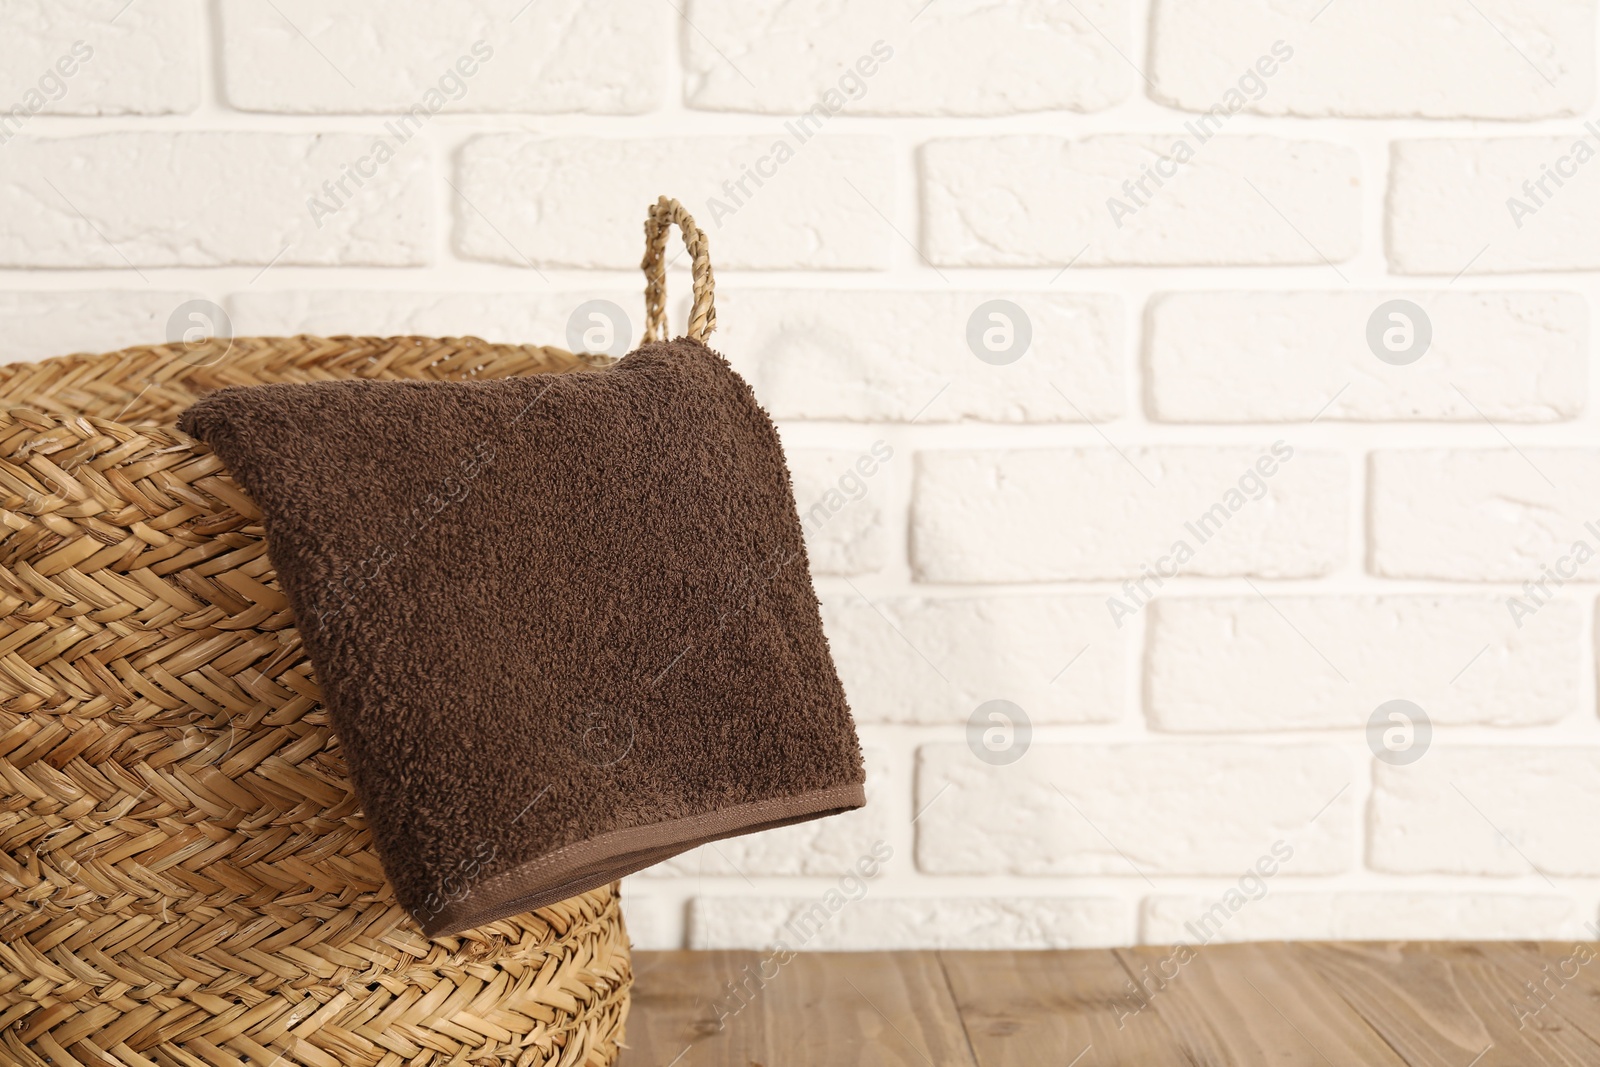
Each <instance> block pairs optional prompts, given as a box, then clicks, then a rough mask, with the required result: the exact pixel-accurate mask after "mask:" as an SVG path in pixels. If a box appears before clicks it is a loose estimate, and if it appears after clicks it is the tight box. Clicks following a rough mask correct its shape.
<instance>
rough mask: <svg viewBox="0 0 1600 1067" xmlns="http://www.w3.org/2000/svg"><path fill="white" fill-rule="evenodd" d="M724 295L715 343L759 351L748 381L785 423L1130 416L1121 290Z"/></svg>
mask: <svg viewBox="0 0 1600 1067" xmlns="http://www.w3.org/2000/svg"><path fill="white" fill-rule="evenodd" d="M717 297H718V300H717V306H718V330H717V335H716V342H715V343H716V344H717V345H718V346H719V347H724V346H725V347H726V348H727V349H728V350H729V351H730V352H737V353H739V354H740V358H742V359H744V360H747V361H752V366H753V371H752V374H751V384H752V385H754V386H755V388H756V392H757V394H758V395H759V396H760V397H761V400H762V402H763V403H764V404H766V405H767V406H768V408H769V409H770V410H771V411H772V413H773V414H774V415H775V416H776V417H778V418H780V419H838V420H852V421H870V422H910V421H912V420H913V419H914V420H916V421H917V422H919V423H937V422H960V421H969V420H971V421H985V422H1078V421H1082V420H1084V419H1095V420H1099V419H1112V418H1116V417H1117V416H1118V415H1120V414H1121V413H1122V408H1123V400H1122V394H1123V388H1124V387H1123V380H1122V363H1123V345H1124V342H1123V330H1124V325H1123V311H1122V302H1121V301H1120V300H1117V299H1116V298H1114V297H1104V296H1093V295H1081V294H1068V293H1042V292H1011V291H992V292H965V293H949V292H895V291H890V290H877V291H867V292H863V291H850V290H842V289H841V290H821V291H818V290H783V289H736V290H732V291H728V292H726V293H724V292H722V291H719V292H718V294H717ZM996 300H1004V301H1007V302H1008V303H1010V304H1011V305H1013V308H1014V309H1016V310H1013V308H1006V307H997V306H995V305H993V304H992V302H993V301H996ZM1019 312H1020V313H1019ZM995 315H998V316H1000V317H999V318H993V317H992V316H995ZM971 330H976V331H977V336H978V341H977V344H976V345H974V344H973V343H972V342H971V341H970V340H969V331H971ZM988 331H994V332H992V333H988ZM986 333H988V338H987V341H988V343H985V334H986ZM1024 339H1025V347H1024ZM979 352H981V353H983V356H982V357H980V356H979V355H978V354H977V353H979ZM1008 359H1010V360H1013V361H1012V362H1004V363H999V364H997V363H995V362H991V361H993V360H1008Z"/></svg>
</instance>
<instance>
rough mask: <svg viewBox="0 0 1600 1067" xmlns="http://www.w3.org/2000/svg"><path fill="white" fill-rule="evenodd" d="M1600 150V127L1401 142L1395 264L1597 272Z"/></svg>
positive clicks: (1416, 270) (1392, 222)
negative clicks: (1549, 133) (1532, 134)
mask: <svg viewBox="0 0 1600 1067" xmlns="http://www.w3.org/2000/svg"><path fill="white" fill-rule="evenodd" d="M1579 146H1581V148H1580V147H1579ZM1575 151H1576V152H1577V153H1578V154H1579V155H1585V154H1586V155H1587V157H1588V160H1587V162H1578V160H1577V157H1576V156H1575V155H1574V152H1575ZM1597 154H1600V124H1597V123H1594V122H1591V123H1589V125H1588V126H1587V127H1585V128H1584V129H1582V130H1574V131H1573V132H1571V133H1569V134H1564V135H1561V136H1557V137H1500V138H1495V139H1493V140H1468V139H1465V138H1437V139H1430V140H1424V141H1397V142H1396V143H1395V144H1394V148H1393V152H1392V158H1391V160H1390V166H1389V197H1388V211H1389V218H1388V249H1389V266H1390V267H1391V268H1392V269H1393V270H1394V271H1396V272H1397V273H1400V274H1442V275H1448V276H1450V277H1451V278H1454V277H1455V276H1456V275H1458V274H1461V273H1463V272H1466V273H1468V274H1494V273H1514V272H1521V271H1549V270H1594V269H1596V268H1600V164H1596V163H1595V162H1594V158H1593V157H1594V156H1596V155H1597ZM1562 171H1565V172H1566V176H1563V175H1562V174H1561V173H1560V172H1562ZM1550 174H1554V175H1556V176H1555V177H1554V178H1552V177H1549V176H1548V175H1550ZM1541 180H1542V181H1543V182H1544V186H1543V188H1542V190H1541V189H1540V188H1539V187H1538V183H1539V182H1540V181H1541ZM1558 181H1559V182H1560V183H1561V184H1560V185H1557V184H1556V183H1557V182H1558ZM1524 183H1526V185H1525V184H1524Z"/></svg>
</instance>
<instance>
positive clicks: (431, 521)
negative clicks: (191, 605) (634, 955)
mask: <svg viewBox="0 0 1600 1067" xmlns="http://www.w3.org/2000/svg"><path fill="white" fill-rule="evenodd" d="M180 426H181V428H182V429H183V430H184V431H185V432H187V433H189V434H190V435H192V436H194V437H197V438H199V439H200V440H202V441H205V442H207V443H208V444H210V445H211V446H212V448H213V449H214V450H215V452H216V453H217V455H218V456H220V457H221V459H222V460H223V462H225V463H226V464H227V466H228V468H229V470H230V471H231V473H232V474H233V476H234V478H235V479H236V480H237V481H238V482H239V483H240V485H242V486H243V487H244V489H245V490H246V491H247V492H248V493H249V494H250V496H251V497H252V498H253V499H254V501H255V503H256V505H257V506H258V507H259V508H260V510H261V513H262V521H263V524H264V527H265V530H266V536H267V550H268V555H269V557H270V559H271V561H272V564H273V566H274V567H275V568H277V572H278V580H279V582H280V583H281V585H282V587H283V591H284V593H285V594H286V595H287V597H288V599H289V603H290V605H291V607H292V609H293V611H294V615H295V620H296V626H297V627H298V629H299V631H300V634H301V636H302V638H303V640H304V642H305V646H306V649H307V651H308V653H309V654H310V657H311V662H312V665H313V666H314V668H315V669H316V672H317V678H318V681H319V683H320V684H321V686H322V693H323V697H324V699H325V700H326V702H327V705H328V708H329V711H330V713H331V717H332V721H333V726H334V729H335V731H336V733H337V735H338V738H339V740H340V743H341V746H342V748H343V750H344V754H345V757H346V760H347V762H348V764H349V767H350V775H351V780H352V782H353V784H354V785H355V788H356V792H357V795H358V796H359V797H360V799H361V802H362V805H363V807H364V809H365V811H366V814H367V818H368V821H369V822H370V824H371V827H372V832H373V838H374V841H375V843H376V846H377V851H378V856H379V858H380V859H381V860H382V862H383V866H384V870H385V872H386V873H387V874H388V876H389V879H390V881H391V883H392V884H393V886H394V891H395V895H396V897H397V898H398V899H399V901H400V902H401V903H402V904H403V905H404V906H405V907H406V908H407V909H409V910H410V911H411V912H412V914H413V915H414V916H415V917H416V918H417V920H418V921H419V922H420V923H421V925H422V928H423V930H424V931H425V932H426V933H428V934H429V935H438V934H442V933H452V932H456V931H459V930H464V929H468V928H471V927H473V926H478V925H481V924H483V923H486V922H489V921H492V920H494V919H497V918H503V917H505V916H508V915H513V914H516V913H518V912H522V911H526V910H528V909H530V908H535V907H541V906H543V905H545V904H549V903H552V902H554V901H557V900H560V899H563V898H565V897H568V896H571V895H573V894H575V893H579V892H582V891H584V890H586V889H590V888H593V887H595V886H597V885H601V884H603V883H605V882H608V881H610V880H612V879H615V878H618V877H620V876H622V875H624V874H628V873H631V872H632V871H635V870H638V869H640V868H642V867H646V866H648V865H650V864H653V863H656V862H658V861H660V860H662V859H665V858H667V857H669V856H671V855H674V854H676V853H678V852H681V851H683V850H685V849H688V848H692V847H694V846H695V845H698V844H701V843H703V842H706V841H713V840H716V839H718V838H723V837H728V836H731V835H734V834H742V833H749V832H751V831H755V830H760V829H765V828H768V827H773V826H781V825H785V824H787V823H793V822H799V821H802V820H806V819H814V818H818V817H820V816H823V815H829V814H833V813H835V812H839V811H844V810H847V809H850V808H855V807H859V806H861V805H862V804H863V803H864V796H863V793H862V783H863V781H864V773H863V770H862V763H861V752H860V746H859V744H858V742H857V740H856V735H855V728H854V725H853V723H852V722H851V718H850V711H849V708H848V707H847V706H846V704H845V699H844V692H843V690H842V688H841V687H840V684H839V679H838V676H837V674H836V673H835V670H834V667H833V662H832V659H831V658H830V656H829V653H828V645H827V639H826V638H825V637H824V636H823V632H822V624H821V619H820V616H819V613H818V610H817V599H816V595H815V593H814V591H813V589H812V586H811V579H810V574H809V570H808V568H807V564H806V555H805V545H804V542H803V541H802V537H801V528H800V520H799V516H798V514H797V512H796V509H795V504H794V498H793V495H792V491H791V488H790V484H789V475H788V470H787V468H786V466H785V464H784V458H783V451H782V448H781V446H780V444H779V441H778V437H777V434H776V432H775V431H774V429H773V426H772V424H771V422H770V421H769V419H768V418H767V416H766V413H765V412H763V411H762V410H761V408H760V407H759V405H758V404H757V403H756V400H755V397H754V396H753V395H752V393H751V391H750V388H749V386H748V385H747V384H746V383H745V382H744V380H743V379H741V378H740V377H739V376H738V375H737V374H736V373H734V371H733V370H732V368H731V367H729V366H728V364H727V362H726V361H725V360H723V359H722V357H720V356H719V355H717V354H716V353H714V352H712V351H711V350H710V349H709V348H707V347H706V346H705V345H704V344H702V343H700V342H698V341H692V340H687V339H680V340H677V341H673V342H665V343H659V342H658V343H649V344H646V345H644V346H643V347H641V348H640V349H639V350H638V351H636V352H634V353H632V354H630V355H629V356H627V357H626V358H624V359H623V360H621V361H620V362H619V363H617V364H616V365H615V366H613V367H611V368H609V369H606V370H603V371H597V372H592V373H591V372H583V373H575V374H563V375H549V376H538V377H530V378H516V379H504V380H494V381H478V382H372V381H340V382H318V383H315V384H309V385H308V384H280V385H262V386H246V387H234V388H229V389H224V390H222V391H220V392H217V393H214V394H212V395H210V396H209V397H207V398H205V399H203V400H201V401H200V402H199V403H198V404H196V405H195V406H194V407H192V408H190V409H189V411H188V412H187V413H186V414H185V415H184V416H183V419H182V421H181V423H180Z"/></svg>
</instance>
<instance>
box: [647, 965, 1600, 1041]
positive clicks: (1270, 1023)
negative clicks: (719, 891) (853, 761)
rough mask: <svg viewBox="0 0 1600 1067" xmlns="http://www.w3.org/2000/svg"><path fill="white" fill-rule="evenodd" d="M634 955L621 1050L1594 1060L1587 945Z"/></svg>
mask: <svg viewBox="0 0 1600 1067" xmlns="http://www.w3.org/2000/svg"><path fill="white" fill-rule="evenodd" d="M634 967H635V974H636V984H635V986H634V995H633V1010H632V1014H631V1015H630V1016H629V1018H628V1045H629V1047H628V1049H627V1051H626V1052H624V1054H623V1056H622V1059H621V1061H620V1065H619V1067H810V1065H819V1067H822V1065H825V1067H843V1065H850V1064H861V1065H869V1064H870V1065H873V1067H877V1065H902V1064H903V1065H906V1067H921V1065H932V1067H946V1065H950V1067H957V1065H960V1067H1033V1065H1036V1064H1037V1065H1039V1067H1121V1065H1125V1067H1164V1065H1166V1064H1173V1065H1181V1067H1202V1065H1205V1067H1212V1065H1215V1067H1223V1065H1227V1067H1236V1065H1256V1064H1272V1065H1275V1067H1281V1065H1290V1064H1308V1065H1319V1067H1326V1065H1333V1067H1344V1065H1346V1064H1352V1065H1360V1067H1368V1065H1377V1067H1402V1065H1410V1067H1536V1065H1540V1064H1564V1065H1571V1067H1583V1065H1600V944H1596V943H1580V944H1568V943H1549V944H1535V943H1531V942H1483V943H1422V942H1403V943H1387V944H1336V943H1316V942H1273V943H1267V944H1247V945H1217V946H1214V947H1202V948H1199V949H1198V950H1187V951H1186V952H1182V953H1174V951H1173V950H1171V949H1162V948H1152V947H1141V948H1132V949H1089V950H1082V951H1073V952H887V953H861V954H844V953H840V954H802V955H797V956H794V957H793V958H792V959H790V960H788V961H787V962H784V963H782V964H781V965H780V964H779V963H778V961H777V960H774V959H771V958H768V957H766V956H764V955H763V954H761V953H755V952H641V953H638V954H637V956H636V958H635V964H634ZM1135 982H1142V983H1143V987H1144V990H1146V991H1145V992H1143V993H1140V992H1138V991H1137V990H1138V987H1137V986H1135V985H1134V983H1135ZM735 983H743V990H744V991H743V992H742V993H738V992H733V989H734V984H735ZM1528 983H1534V984H1535V985H1536V986H1539V987H1540V989H1539V992H1538V993H1537V994H1536V993H1535V992H1533V991H1532V990H1531V989H1530V988H1529V986H1528ZM719 1017H720V1020H721V1021H720V1024H719V1021H718V1020H719Z"/></svg>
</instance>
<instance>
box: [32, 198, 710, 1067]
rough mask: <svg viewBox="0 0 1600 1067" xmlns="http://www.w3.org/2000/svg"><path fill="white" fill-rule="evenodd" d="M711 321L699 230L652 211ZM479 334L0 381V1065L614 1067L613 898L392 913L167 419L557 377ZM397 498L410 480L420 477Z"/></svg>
mask: <svg viewBox="0 0 1600 1067" xmlns="http://www.w3.org/2000/svg"><path fill="white" fill-rule="evenodd" d="M673 222H677V223H678V224H679V225H680V227H681V228H682V229H683V231H684V234H685V238H686V242H687V243H688V244H689V246H690V249H691V252H693V253H694V256H693V258H694V267H695V271H694V274H695V305H694V312H693V314H692V323H691V333H692V334H697V335H699V336H704V334H705V333H708V332H709V329H710V325H711V323H712V322H713V321H714V313H713V312H712V310H711V271H710V266H709V262H708V260H707V259H706V255H705V240H704V235H703V234H700V233H699V231H698V230H696V229H695V227H694V224H693V222H692V221H691V220H690V219H689V218H688V216H687V215H686V214H684V213H683V211H682V209H681V207H678V206H677V205H676V203H675V202H671V201H666V200H665V199H663V200H662V202H661V203H659V204H658V205H656V206H655V207H654V208H652V210H651V214H650V221H649V222H648V223H647V224H646V235H647V253H646V261H645V266H646V278H647V286H646V320H647V330H646V337H647V338H650V337H655V336H660V335H661V334H662V332H663V331H664V329H665V323H664V312H663V304H664V288H663V279H664V275H665V268H664V266H663V263H662V258H663V256H662V253H663V249H664V246H665V240H666V235H667V230H668V227H669V225H670V223H673ZM596 362H608V361H605V360H601V361H594V360H591V359H588V358H584V357H579V356H575V355H573V354H571V353H569V352H566V351H563V350H561V349H557V348H549V347H531V346H517V345H493V344H488V343H486V342H484V341H480V340H478V339H476V338H471V337H453V338H442V339H435V338H420V337H396V338H382V339H379V338H370V337H326V338H325V337H287V338H250V339H236V340H232V341H228V340H223V339H216V340H210V341H206V342H202V343H198V344H183V343H178V344H167V345H154V346H148V347H141V348H130V349H125V350H123V351H121V352H113V353H110V354H107V355H75V356H66V357H63V358H60V359H53V360H47V361H44V362H41V363H35V364H16V365H12V366H7V367H0V498H3V499H0V522H3V523H4V524H5V529H4V530H3V531H0V602H3V605H4V612H3V618H0V1063H4V1064H6V1065H11V1064H26V1065H30V1067H33V1065H38V1067H43V1065H46V1064H48V1065H50V1067H74V1065H80V1064H81V1065H83V1067H153V1065H159V1067H224V1065H226V1067H234V1065H246V1064H248V1065H250V1067H274V1065H276V1067H376V1065H383V1067H391V1065H399V1064H516V1065H517V1067H535V1065H547V1064H548V1065H556V1064H559V1065H561V1067H572V1065H579V1064H582V1065H589V1067H601V1065H605V1064H609V1063H611V1062H612V1061H613V1060H614V1059H615V1057H616V1054H617V1050H618V1047H619V1045H620V1043H621V1040H622V1032H623V1023H624V1020H625V1018H626V1015H627V1007H628V990H629V985H630V982H631V980H632V973H631V970H630V963H629V954H628V941H627V936H626V933H625V931H624V929H623V925H622V917H621V913H620V911H619V908H618V902H617V893H616V887H615V886H614V885H613V886H608V887H604V888H601V889H598V890H594V891H592V892H589V893H585V894H583V895H581V896H577V897H574V898H572V899H570V900H567V901H563V902H562V903H560V904H557V905H554V906H552V907H548V908H541V909H539V910H538V911H535V912H530V913H527V914H524V915H520V916H517V917H515V918H511V919H506V920H501V921H498V922H494V923H491V924H489V925H486V926H483V927H480V928H478V929H475V930H472V931H470V932H468V933H464V934H459V935H455V936H451V937H442V938H438V939H434V940H431V941H430V940H429V939H427V938H425V937H424V936H423V935H422V933H421V931H420V930H419V928H418V927H417V925H416V923H415V922H414V921H413V920H412V919H411V917H410V916H409V915H407V914H406V912H405V911H404V910H403V909H402V908H401V907H400V906H399V905H398V904H397V903H396V902H395V900H394V897H393V895H392V893H391V891H390V889H389V887H388V885H387V883H386V882H385V880H384V877H383V872H382V870H381V869H380V867H379V865H378V861H377V858H376V856H375V854H374V852H373V850H372V846H371V841H370V837H369V833H368V830H367V826H366V822H365V820H364V818H363V816H362V814H361V812H360V810H359V808H358V805H357V802H356V799H355V797H354V795H353V794H352V792H351V790H350V786H349V784H348V782H347V779H346V773H345V767H344V763H343V760H342V758H341V756H340V753H339V745H338V742H337V741H336V740H335V739H334V737H333V736H332V733H331V731H330V729H329V725H328V717H327V714H326V711H325V709H324V708H323V706H322V704H321V703H320V700H319V694H318V691H317V684H316V682H315V680H314V679H313V678H312V673H311V666H310V663H309V661H308V660H307V658H306V655H305V653H304V652H303V651H302V649H301V646H300V640H299V636H298V634H297V633H296V631H295V629H294V625H293V622H292V620H291V618H290V616H289V611H288V608H287V605H286V602H285V599H284V596H283V594H282V593H281V592H280V591H279V589H278V586H277V581H276V579H275V576H274V574H273V570H272V567H271V565H270V564H269V563H268V560H267V556H266V553H265V542H264V540H263V534H262V530H261V527H260V524H259V514H258V512H257V511H256V509H255V508H254V506H253V505H252V503H251V501H250V500H249V498H248V497H247V496H245V494H244V493H243V492H241V490H240V489H239V488H238V486H236V485H235V484H234V483H233V481H232V480H231V479H230V477H229V476H228V472H227V471H226V470H225V469H224V468H223V467H222V465H221V463H220V462H219V461H218V460H217V458H216V457H215V456H214V455H213V454H212V453H211V452H210V450H209V449H207V448H206V447H205V446H204V445H202V444H200V443H198V442H195V441H193V440H191V439H189V438H187V437H185V436H184V435H182V434H180V433H178V432H177V431H176V430H174V429H171V428H170V427H171V425H172V423H173V422H174V421H175V419H176V418H177V415H178V414H179V412H181V411H182V410H183V409H184V408H185V407H187V406H188V405H189V404H190V403H191V402H193V401H194V400H195V399H196V398H198V397H199V396H200V395H202V394H204V393H206V392H209V391H211V390H213V389H216V388H219V387H221V386H224V385H233V384H249V383H258V382H281V381H318V380H324V379H335V378H373V379H380V378H381V379H423V380H441V379H463V378H488V377H504V376H509V375H519V374H548V373H567V372H581V371H583V370H586V369H588V368H589V367H590V366H592V365H594V364H595V363H596ZM419 492H420V490H419Z"/></svg>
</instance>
